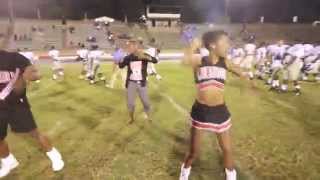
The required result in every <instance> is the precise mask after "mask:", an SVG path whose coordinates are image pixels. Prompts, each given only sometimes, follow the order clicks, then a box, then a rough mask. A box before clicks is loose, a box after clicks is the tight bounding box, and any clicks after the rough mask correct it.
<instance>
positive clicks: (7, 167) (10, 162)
mask: <svg viewBox="0 0 320 180" xmlns="http://www.w3.org/2000/svg"><path fill="white" fill-rule="evenodd" d="M18 166H19V162H18V161H17V159H16V158H15V157H14V156H13V155H12V154H9V156H8V157H6V158H4V159H1V169H0V178H3V177H5V176H7V175H8V174H9V173H10V171H11V170H13V169H15V168H16V167H18Z"/></svg>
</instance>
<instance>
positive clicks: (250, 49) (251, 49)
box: [244, 43, 257, 55]
mask: <svg viewBox="0 0 320 180" xmlns="http://www.w3.org/2000/svg"><path fill="white" fill-rule="evenodd" d="M256 48H257V46H256V45H255V44H252V43H249V44H246V45H245V46H244V51H245V52H246V55H254V54H255V53H256Z"/></svg>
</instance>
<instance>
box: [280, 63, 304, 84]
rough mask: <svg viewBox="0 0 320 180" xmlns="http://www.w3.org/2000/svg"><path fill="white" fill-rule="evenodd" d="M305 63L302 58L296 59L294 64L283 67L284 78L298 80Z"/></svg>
mask: <svg viewBox="0 0 320 180" xmlns="http://www.w3.org/2000/svg"><path fill="white" fill-rule="evenodd" d="M302 66H303V63H302V61H301V59H296V60H295V61H294V62H293V63H292V64H290V65H289V66H288V67H286V68H284V69H283V79H284V80H290V81H297V80H298V78H299V75H300V72H301V68H302Z"/></svg>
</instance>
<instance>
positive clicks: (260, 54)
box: [257, 47, 267, 59]
mask: <svg viewBox="0 0 320 180" xmlns="http://www.w3.org/2000/svg"><path fill="white" fill-rule="evenodd" d="M266 57H267V48H266V47H260V48H258V49H257V58H258V59H263V58H266Z"/></svg>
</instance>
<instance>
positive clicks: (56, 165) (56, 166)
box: [46, 148, 64, 172]
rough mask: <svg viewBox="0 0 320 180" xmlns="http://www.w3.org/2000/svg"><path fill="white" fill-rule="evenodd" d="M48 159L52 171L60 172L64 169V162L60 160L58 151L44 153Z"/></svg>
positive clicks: (53, 149)
mask: <svg viewBox="0 0 320 180" xmlns="http://www.w3.org/2000/svg"><path fill="white" fill-rule="evenodd" d="M46 154H47V156H48V157H49V159H50V160H51V165H52V170H53V171H55V172H56V171H60V170H62V169H63V167H64V162H63V160H62V156H61V154H60V153H59V151H58V150H57V149H55V148H52V150H51V151H50V152H47V153H46Z"/></svg>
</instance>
